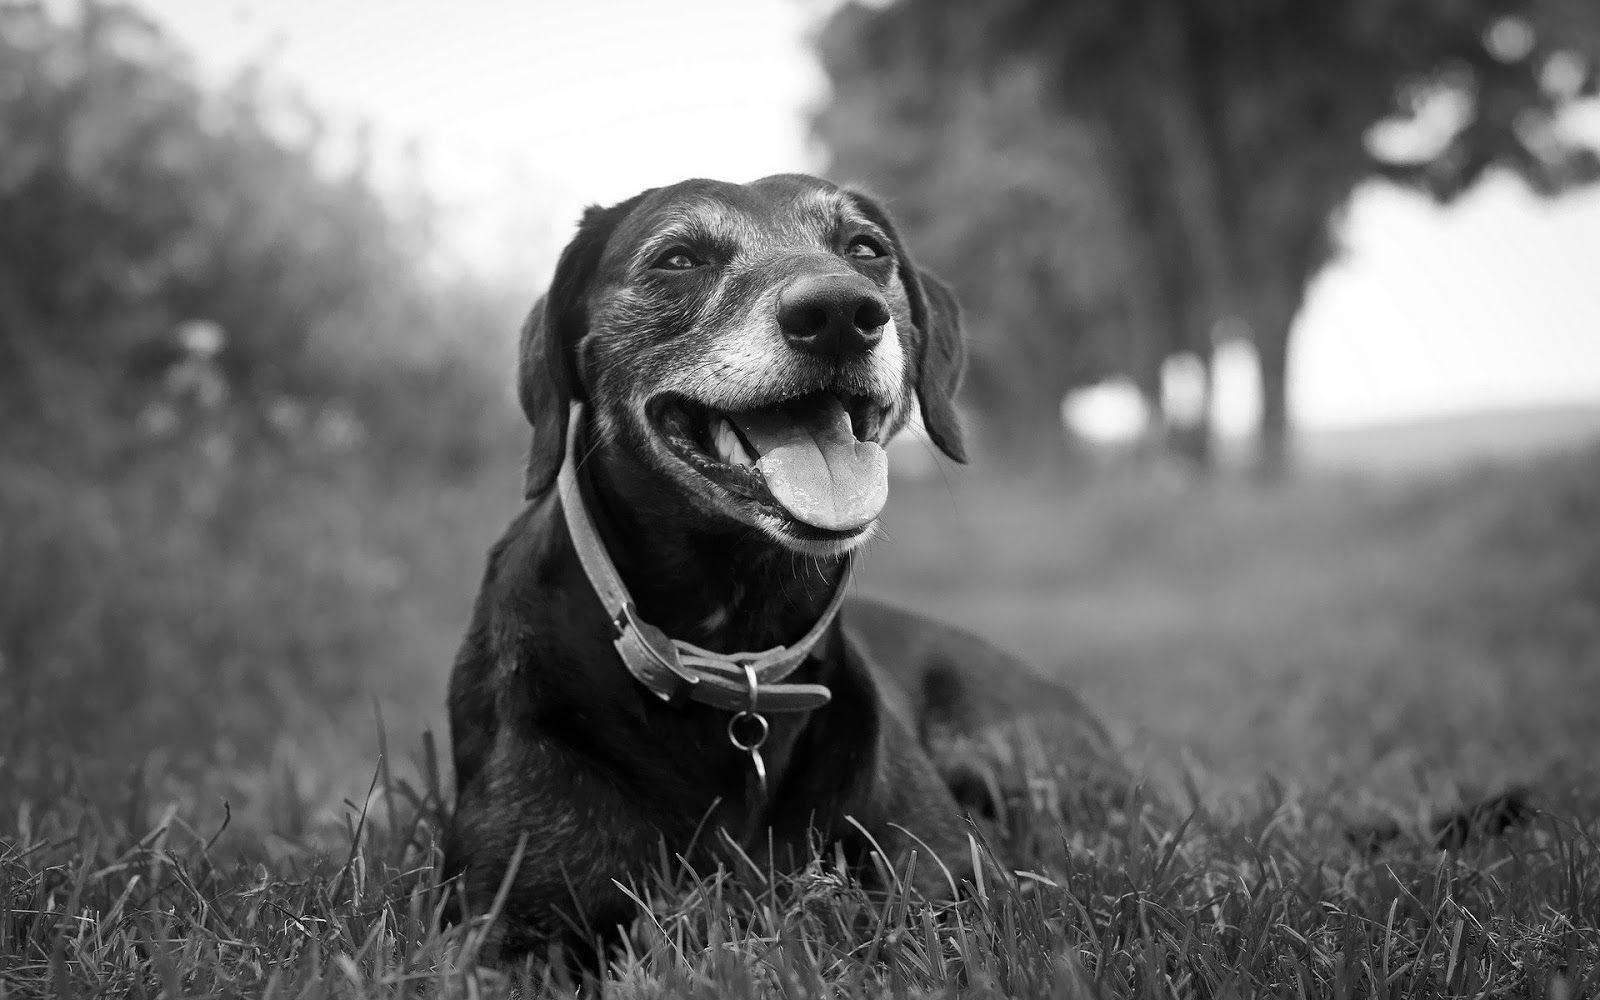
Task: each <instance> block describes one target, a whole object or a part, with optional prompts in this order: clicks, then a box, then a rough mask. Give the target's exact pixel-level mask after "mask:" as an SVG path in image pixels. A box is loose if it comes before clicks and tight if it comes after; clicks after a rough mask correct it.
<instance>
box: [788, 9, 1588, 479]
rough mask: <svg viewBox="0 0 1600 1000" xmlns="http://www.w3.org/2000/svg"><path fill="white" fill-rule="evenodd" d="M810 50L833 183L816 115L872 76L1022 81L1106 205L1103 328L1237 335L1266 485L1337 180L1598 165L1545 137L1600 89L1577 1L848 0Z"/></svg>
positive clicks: (851, 95) (1141, 354)
mask: <svg viewBox="0 0 1600 1000" xmlns="http://www.w3.org/2000/svg"><path fill="white" fill-rule="evenodd" d="M823 40H824V44H823V53H824V61H825V63H826V64H827V66H828V69H829V72H830V74H831V75H832V77H833V80H834V84H835V97H834V103H833V106H832V107H831V108H830V109H829V110H828V111H827V112H825V113H824V114H823V115H822V117H821V119H820V125H819V130H820V131H821V133H822V135H823V136H824V138H826V139H829V140H831V141H832V142H833V149H834V152H835V156H836V158H837V165H838V167H839V168H840V169H842V170H844V171H846V172H848V171H851V170H853V169H857V168H858V166H864V167H865V169H866V170H868V171H871V170H872V169H873V166H874V164H875V163H876V161H877V160H878V159H880V158H881V154H880V153H878V152H876V151H874V150H871V149H866V148H863V144H862V143H861V142H859V141H857V142H850V141H844V142H841V141H840V140H841V139H845V140H848V139H849V135H848V134H847V133H841V132H840V131H839V130H838V129H836V128H833V127H831V125H830V116H833V115H834V114H835V111H834V110H833V109H835V108H839V107H841V106H845V105H850V104H853V103H865V104H869V105H871V104H878V105H879V106H880V107H881V106H882V102H881V99H880V98H878V97H876V96H874V94H873V92H874V90H875V88H876V87H877V86H878V84H879V81H880V80H881V79H883V78H886V77H887V78H897V79H898V80H899V81H900V82H899V83H898V87H899V88H900V89H902V90H907V89H915V85H914V84H912V83H908V82H907V81H923V82H925V83H926V84H927V85H928V86H927V87H926V92H927V93H929V94H939V93H941V92H942V91H946V90H948V88H949V87H950V86H951V81H952V80H966V81H977V82H979V83H980V84H982V83H985V82H986V81H991V80H993V79H995V78H996V77H997V76H998V75H1001V74H1005V73H1010V72H1015V71H1016V67H1018V66H1029V67H1033V68H1034V69H1035V71H1036V72H1038V73H1040V74H1041V79H1042V80H1043V81H1044V83H1043V90H1044V92H1045V95H1046V101H1045V102H1044V114H1045V115H1047V116H1048V117H1052V118H1056V119H1060V120H1064V121H1067V122H1071V123H1074V124H1075V126H1076V127H1077V128H1078V129H1079V130H1080V131H1081V133H1082V134H1084V135H1087V136H1089V137H1091V138H1092V140H1093V145H1094V148H1095V150H1096V154H1097V155H1096V157H1095V162H1097V163H1098V164H1100V165H1101V168H1100V169H1099V170H1098V172H1097V173H1096V177H1097V178H1098V179H1099V180H1100V181H1103V182H1104V185H1103V187H1102V188H1101V190H1103V192H1104V194H1105V197H1107V198H1109V199H1111V200H1112V201H1113V202H1114V203H1115V205H1116V208H1115V210H1113V211H1111V212H1108V213H1107V217H1109V218H1113V219H1116V220H1118V222H1119V223H1120V225H1121V227H1122V230H1123V231H1122V232H1121V233H1120V236H1119V238H1118V239H1117V240H1116V241H1114V243H1115V245H1117V246H1118V247H1120V248H1121V249H1120V252H1119V253H1117V254H1116V255H1115V258H1116V259H1117V260H1118V261H1120V262H1122V263H1123V264H1124V265H1125V266H1126V267H1127V270H1125V271H1124V272H1123V273H1122V275H1121V276H1120V279H1119V280H1118V284H1120V286H1121V288H1122V298H1123V299H1124V300H1127V301H1136V302H1139V303H1141V304H1142V308H1141V309H1140V310H1139V311H1138V312H1137V313H1134V312H1133V311H1131V310H1126V309H1125V310H1123V313H1122V319H1123V321H1124V325H1123V327H1122V329H1121V330H1120V335H1121V336H1122V337H1124V338H1131V339H1134V340H1142V341H1147V342H1148V344H1149V345H1150V346H1148V347H1146V348H1144V349H1140V350H1134V351H1131V352H1128V353H1129V354H1131V355H1132V356H1134V357H1137V358H1140V359H1142V360H1143V362H1144V363H1145V364H1146V365H1148V364H1149V363H1150V361H1151V360H1152V359H1154V360H1155V363H1156V364H1159V361H1160V358H1162V357H1165V356H1167V355H1168V354H1171V353H1175V352H1183V351H1188V352H1193V353H1195V354H1197V355H1199V356H1200V357H1202V358H1203V359H1209V357H1210V354H1211V350H1212V347H1213V345H1214V342H1215V340H1216V338H1217V337H1218V336H1219V335H1220V334H1221V333H1222V332H1223V331H1226V330H1229V329H1245V330H1248V331H1249V336H1250V337H1251V339H1252V341H1253V343H1254V346H1255V349H1256V352H1257V356H1258V358H1259V361H1260V370H1261V379H1262V398H1263V413H1262V421H1261V428H1260V457H1261V464H1262V468H1263V470H1264V471H1265V472H1266V473H1268V474H1269V475H1276V474H1277V473H1280V472H1281V471H1282V470H1283V468H1284V465H1285V463H1286V461H1287V446H1288V429H1289V399H1288V386H1287V377H1286V376H1287V371H1288V361H1289V330H1290V328H1291V325H1292V322H1293V320H1294V317H1295V315H1296V313H1297V312H1298V311H1299V309H1300V306H1301V303H1302V301H1303V298H1304V294H1305V290H1306V287H1307V285H1308V284H1309V282H1310V280H1311V279H1312V278H1313V277H1314V276H1315V275H1316V273H1317V272H1318V271H1319V270H1320V269H1321V268H1322V267H1323V265H1324V264H1326V263H1327V261H1328V260H1329V259H1330V257H1331V256H1332V254H1333V253H1334V251H1335V241H1334V238H1333V230H1332V224H1333V223H1334V222H1335V221H1336V220H1337V217H1338V214H1339V212H1340V210H1341V208H1342V207H1343V206H1344V205H1345V204H1346V203H1347V202H1348V200H1349V197H1350V194H1351V192H1352V191H1353V190H1354V189H1355V188H1356V186H1357V185H1359V184H1361V183H1362V182H1363V181H1366V180H1367V179H1369V178H1372V177H1383V178H1387V179H1389V180H1392V181H1395V182H1397V183H1402V184H1406V185H1410V186H1412V187H1415V188H1418V189H1420V190H1423V191H1426V192H1428V193H1429V194H1431V195H1432V196H1434V197H1436V198H1438V199H1440V200H1449V199H1451V198H1454V197H1455V196H1457V195H1459V194H1460V193H1461V192H1463V191H1465V190H1466V189H1467V188H1469V187H1470V186H1471V185H1472V184H1473V183H1475V182H1476V181H1477V180H1478V178H1480V177H1481V176H1482V175H1483V173H1484V172H1485V171H1486V170H1488V169H1490V168H1492V167H1501V168H1504V169H1509V170H1512V171H1514V172H1516V173H1517V174H1518V175H1520V176H1522V177H1523V178H1525V179H1526V180H1527V182H1528V183H1529V184H1530V185H1531V186H1532V187H1533V188H1534V189H1535V190H1538V191H1541V192H1545V193H1551V194H1553V193H1557V192H1559V191H1563V190H1566V189H1568V188H1570V187H1571V186H1573V185H1575V184H1579V183H1584V182H1588V181H1591V180H1594V179H1596V178H1597V177H1600V158H1597V157H1596V155H1595V153H1594V151H1593V150H1590V149H1587V148H1584V147H1582V146H1580V145H1577V144H1575V143H1574V142H1573V141H1572V140H1571V139H1570V138H1569V137H1566V136H1564V134H1563V133H1562V132H1561V130H1560V129H1559V127H1558V123H1559V121H1560V120H1561V116H1562V114H1563V113H1564V112H1565V111H1566V110H1567V109H1568V108H1570V107H1571V106H1572V105H1573V104H1574V103H1575V102H1576V101H1578V100H1580V99H1582V98H1584V97H1586V96H1592V95H1594V94H1595V93H1596V90H1597V85H1600V76H1597V72H1596V69H1597V64H1600V4H1593V3H1592V2H1588V0H1344V2H1338V3H1323V4H1305V3H1297V2H1294V0H1076V2H1073V3H1060V2H1056V0H994V2H991V3H987V4H983V5H976V4H963V3H960V2H957V0H901V2H899V3H896V4H893V5H891V6H887V7H882V8H878V9H873V10H868V9H865V8H861V7H858V6H852V7H850V8H847V9H846V10H844V11H842V12H841V13H840V14H838V15H837V16H836V18H835V21H834V24H833V26H832V28H831V30H829V31H828V32H825V33H824V36H823ZM1441 107H1454V108H1456V109H1458V111H1459V115H1458V119H1457V121H1456V124H1455V127H1453V128H1452V129H1450V130H1448V131H1447V132H1446V134H1444V135H1442V136H1439V137H1437V140H1436V141H1435V142H1433V143H1432V144H1431V145H1423V144H1418V143H1413V144H1412V147H1413V148H1411V149H1409V150H1405V151H1402V152H1403V154H1404V155H1402V156H1400V157H1399V158H1397V157H1396V155H1395V151H1394V150H1391V149H1384V148H1381V144H1377V143H1374V142H1372V141H1371V137H1372V136H1373V133H1374V130H1375V128H1376V127H1378V126H1380V125H1383V124H1386V123H1388V124H1393V123H1396V122H1399V123H1405V122H1411V123H1419V122H1422V121H1423V120H1424V119H1428V120H1432V119H1434V118H1437V117H1438V115H1437V112H1438V110H1439V109H1440V108H1441ZM883 110H885V111H887V112H888V113H890V114H894V113H895V112H896V109H895V108H884V109H883ZM921 117H922V120H924V121H929V120H936V119H937V118H938V117H939V116H938V115H937V114H936V113H935V114H929V113H926V112H924V113H923V114H922V116H921ZM1083 162H1084V160H1083V158H1079V159H1078V160H1073V161H1066V162H1063V163H1062V165H1061V169H1062V170H1063V171H1081V170H1082V166H1081V165H1082V163H1083ZM927 169H928V170H929V171H931V172H938V171H940V170H942V169H944V168H943V167H942V166H939V165H932V166H929V167H928V168H927ZM965 210H966V211H970V212H974V213H980V214H981V213H982V212H983V211H985V209H984V208H983V207H982V205H977V206H968V207H967V208H966V209H965ZM1083 235H1084V234H1083V233H1082V232H1073V233H1071V234H1070V235H1068V236H1067V237H1066V238H1068V239H1073V238H1077V239H1082V238H1083ZM1102 291H1103V290H1102ZM1130 320H1131V322H1129V321H1130ZM1140 324H1153V325H1154V326H1155V327H1156V328H1157V329H1154V330H1150V329H1140V326H1139V325H1140ZM1133 374H1135V376H1136V377H1138V378H1140V380H1141V382H1144V381H1146V380H1148V378H1149V372H1148V370H1145V371H1142V372H1140V371H1135V372H1133Z"/></svg>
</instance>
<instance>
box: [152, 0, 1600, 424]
mask: <svg viewBox="0 0 1600 1000" xmlns="http://www.w3.org/2000/svg"><path fill="white" fill-rule="evenodd" d="M828 6H829V3H827V2H823V0H818V2H805V0H680V2H678V3H671V4H668V3H661V2H659V0H584V2H560V3H558V2H553V0H517V2H512V0H502V2H495V0H454V2H452V3H449V4H445V3H438V2H418V0H155V2H154V3H153V4H151V8H152V9H153V10H154V12H155V14H156V16H157V17H158V18H160V19H161V20H162V21H163V22H164V23H166V24H167V25H168V26H169V27H170V28H171V29H172V30H173V31H174V32H175V33H176V34H177V36H178V37H179V38H180V39H181V40H183V41H184V42H185V43H187V45H188V46H189V47H190V48H191V49H193V50H194V51H195V53H196V55H197V57H198V58H199V59H200V62H201V66H202V69H204V70H205V71H206V72H207V73H213V74H218V75H222V74H226V73H228V72H230V71H231V70H232V69H234V68H236V67H237V66H239V65H241V64H242V63H244V62H245V61H247V60H249V59H252V58H256V57H260V56H262V55H264V54H267V53H270V54H271V61H272V63H273V64H274V65H275V66H276V67H277V68H278V70H279V71H280V73H281V74H282V75H284V76H286V77H287V78H288V79H289V80H291V81H292V82H293V83H294V84H295V85H296V86H298V87H299V88H300V89H301V90H303V91H304V92H305V93H307V94H308V95H309V96H310V97H311V98H312V99H313V100H314V101H315V102H316V103H317V104H318V105H319V106H320V107H323V108H325V109H327V110H329V111H331V112H332V113H333V114H335V115H336V116H343V117H346V118H348V119H351V120H353V119H355V118H357V117H360V118H366V119H369V120H371V121H372V122H373V123H374V124H375V125H376V126H377V127H378V129H379V131H380V133H381V134H382V135H384V136H387V137H389V138H390V139H392V140H394V141H396V142H398V141H399V140H400V139H401V138H404V137H414V138H416V139H417V140H419V143H420V145H421V147H422V151H423V158H424V163H425V169H426V176H427V177H428V179H429V181H430V184H431V186H432V187H433V188H434V189H435V190H437V191H438V192H439V193H440V195H441V196H442V197H444V199H445V200H446V201H447V203H448V204H450V205H451V206H452V207H453V215H454V217H455V218H457V219H458V220H459V222H460V226H461V230H462V232H463V233H464V234H465V235H464V236H463V239H464V240H466V241H468V242H469V244H470V246H471V247H472V251H471V252H473V253H475V254H477V255H479V256H480V257H486V256H492V257H493V259H494V260H495V262H496V265H497V266H499V267H502V268H503V269H505V270H506V271H509V272H510V273H512V274H513V275H516V276H517V277H518V279H519V280H520V278H521V276H522V275H524V274H525V275H526V280H527V284H528V295H529V298H530V300H531V299H532V298H533V296H534V295H536V294H537V292H538V291H539V290H540V289H541V287H542V285H543V283H544V282H545V281H546V280H547V278H548V269H549V265H550V262H551V260H552V259H553V254H554V252H555V251H556V250H558V249H559V246H560V244H561V243H562V242H563V241H564V240H565V238H566V236H567V235H568V234H569V233H570V231H571V226H572V223H573V221H574V220H575V219H576V216H577V213H578V211H579V209H580V208H581V206H582V205H584V204H586V203H590V202H609V201H615V200H618V199H621V198H624V197H627V196H628V195H630V194H632V193H634V192H636V191H638V190H639V189H641V188H644V187H648V186H651V185H654V184H659V183H665V182H671V181H674V180H678V179H681V178H684V177H688V176H709V177H718V178H722V179H726V180H749V179H753V178H755V177H759V176H761V175H763V174H767V173H773V172H777V171H783V170H794V169H813V170H814V169H816V168H817V167H818V165H819V164H820V162H821V159H822V157H821V154H820V153H819V151H817V150H816V149H814V148H812V146H811V144H810V143H809V142H808V140H807V137H806V127H805V121H804V115H805V109H806V108H807V107H808V106H809V105H812V104H814V103H815V102H816V101H817V100H819V99H820V97H821V95H822V94H823V92H824V88H825V86H826V83H825V80H824V78H823V76H822V74H821V72H820V70H819V69H818V67H817V65H816V63H815V60H814V59H813V58H812V56H811V54H810V52H809V51H808V49H807V47H806V38H805V35H806V31H807V30H808V27H809V25H811V24H812V23H813V22H814V20H815V19H816V18H817V17H818V16H819V14H820V12H822V11H824V10H826V9H827V7H828ZM1596 117H1597V118H1600V114H1597V115H1596ZM1346 242H1347V244H1348V246H1349V253H1348V254H1347V256H1346V257H1345V259H1344V260H1343V261H1342V262H1341V263H1339V264H1337V265H1336V266H1334V267H1333V268H1331V269H1330V270H1329V271H1328V272H1327V273H1326V274H1325V275H1324V276H1323V277H1322V278H1321V279H1320V280H1319V281H1318V282H1317V284H1316V286H1315V287H1314V289H1313V291H1312V295H1311V299H1310V303H1309V305H1308V307H1307V309H1306V311H1305V314H1304V315H1303V316H1302V317H1301V320H1300V325H1299V328H1298V330H1297V333H1296V339H1295V351H1296V354H1295V364H1294V367H1293V369H1292V371H1293V385H1292V390H1293V392H1294V395H1295V399H1296V412H1297V417H1298V419H1299V420H1300V421H1301V423H1302V424H1303V425H1306V426H1312V427H1332V426H1345V425H1352V424H1362V423H1373V422H1382V421H1386V420H1393V419H1399V418H1407V417H1413V416H1426V415H1430V414H1443V413H1449V412H1456V411H1465V410H1473V409H1481V408H1484V407H1498V406H1528V405H1541V404H1548V403H1566V402H1590V403H1600V192H1590V193H1585V194H1582V195H1578V196H1570V197H1568V198H1565V199H1562V200H1560V201H1557V202H1554V203H1543V202H1539V201H1537V200H1536V199H1534V198H1532V197H1531V196H1528V195H1527V194H1526V193H1525V192H1523V191H1522V190H1521V189H1520V187H1519V186H1518V185H1517V184H1515V183H1514V182H1510V181H1505V180H1501V181H1497V182H1491V183H1489V184H1487V185H1485V186H1484V188H1483V189H1481V190H1479V191H1477V192H1474V193H1473V194H1472V195H1469V196H1468V197H1467V198H1466V199H1465V200H1464V201H1463V202H1461V203H1460V204H1458V205H1456V206H1453V207H1451V208H1450V209H1445V210H1441V209H1437V208H1434V207H1433V206H1431V205H1430V204H1428V203H1426V202H1425V201H1423V200H1421V199H1419V198H1416V197H1413V196H1410V195H1406V194H1401V193H1398V192H1394V191H1391V190H1387V189H1381V188H1376V187H1374V188H1371V189H1368V190H1366V191H1364V192H1362V193H1361V194H1360V195H1359V196H1358V198H1357V201H1356V203H1355V205H1354V206H1353V210H1352V212H1351V214H1350V219H1349V228H1348V232H1347V234H1346ZM508 337H509V333H508ZM1248 382H1249V380H1248V379H1247V378H1243V377H1239V376H1238V373H1234V374H1233V375H1229V376H1225V378H1224V393H1225V395H1224V398H1223V400H1222V409H1223V414H1222V419H1223V422H1224V424H1225V425H1228V426H1232V427H1239V426H1241V425H1243V424H1245V423H1247V422H1248V420H1249V417H1250V410H1251V408H1252V407H1253V406H1254V393H1253V392H1252V391H1251V389H1250V387H1249V385H1248Z"/></svg>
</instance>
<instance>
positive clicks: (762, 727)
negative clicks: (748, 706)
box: [728, 711, 771, 753]
mask: <svg viewBox="0 0 1600 1000" xmlns="http://www.w3.org/2000/svg"><path fill="white" fill-rule="evenodd" d="M745 719H750V720H753V722H754V724H755V727H756V730H755V735H754V737H753V738H752V739H749V740H746V739H743V738H741V737H740V735H739V724H740V722H741V721H743V720H745ZM770 731H771V727H769V726H768V725H767V717H766V716H764V715H762V714H761V713H760V712H751V711H744V712H739V713H737V714H735V715H734V717H733V718H731V719H729V720H728V742H729V743H732V744H733V745H734V747H735V748H736V749H739V750H743V751H745V752H746V753H752V752H754V751H756V750H760V749H761V747H762V744H764V743H766V742H767V733H768V732H770Z"/></svg>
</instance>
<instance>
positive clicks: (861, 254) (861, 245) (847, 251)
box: [844, 236, 883, 260]
mask: <svg viewBox="0 0 1600 1000" xmlns="http://www.w3.org/2000/svg"><path fill="white" fill-rule="evenodd" d="M844 255H845V256H846V257H855V258H857V259H859V260H872V259H873V258H875V257H882V256H883V247H881V246H879V245H878V241H877V240H875V239H872V238H871V237H868V236H857V237H856V238H855V239H853V240H851V241H850V245H849V246H847V247H845V248H844Z"/></svg>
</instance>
